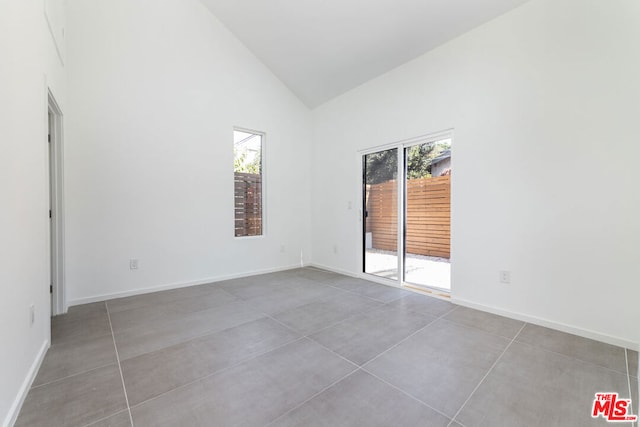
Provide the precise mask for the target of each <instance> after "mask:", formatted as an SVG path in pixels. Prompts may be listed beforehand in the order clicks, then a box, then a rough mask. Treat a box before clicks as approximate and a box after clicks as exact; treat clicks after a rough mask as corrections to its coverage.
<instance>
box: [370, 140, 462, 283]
mask: <svg viewBox="0 0 640 427" xmlns="http://www.w3.org/2000/svg"><path fill="white" fill-rule="evenodd" d="M453 137H454V135H453V129H446V130H443V131H440V132H434V133H430V134H426V135H421V136H417V137H415V138H409V139H404V140H401V141H396V142H392V143H389V144H383V145H378V146H375V147H371V148H366V149H362V150H359V151H358V158H359V164H360V188H361V191H360V206H361V210H360V219H361V227H360V242H361V248H362V250H361V251H360V256H361V257H362V258H361V262H360V265H361V269H362V272H361V273H362V274H363V275H364V276H365V277H366V278H367V279H372V278H375V279H376V280H375V281H376V282H379V283H384V284H386V285H391V286H396V287H402V288H404V287H405V286H406V285H407V283H406V282H405V281H404V276H405V271H404V266H405V259H404V258H405V235H406V220H407V218H406V215H405V209H406V198H407V194H406V181H407V176H406V169H407V168H406V161H407V160H406V149H407V148H409V147H412V146H414V145H419V144H428V143H436V142H438V141H442V140H444V139H450V140H451V142H452V145H453ZM393 149H397V150H398V165H397V167H398V173H397V178H396V181H397V189H396V191H397V194H398V197H397V210H398V211H397V217H398V227H397V243H398V244H397V248H396V251H397V254H398V256H397V258H398V264H397V268H398V279H397V280H393V279H387V278H384V277H380V276H376V275H375V274H371V273H366V272H365V270H366V268H365V267H366V265H365V262H366V247H365V233H366V226H367V218H366V216H365V209H366V206H365V203H366V200H365V191H364V185H365V184H364V183H365V160H364V159H365V156H366V155H367V154H373V153H377V152H379V151H386V150H393ZM408 285H410V286H414V287H415V286H416V285H412V284H408ZM425 290H427V288H425ZM434 290H437V291H438V292H445V291H443V290H438V289H434Z"/></svg>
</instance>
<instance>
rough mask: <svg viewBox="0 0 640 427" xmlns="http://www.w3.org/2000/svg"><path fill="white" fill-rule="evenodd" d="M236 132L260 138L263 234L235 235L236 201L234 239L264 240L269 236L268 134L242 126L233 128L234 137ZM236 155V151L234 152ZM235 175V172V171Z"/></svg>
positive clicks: (233, 140) (233, 139) (233, 146)
mask: <svg viewBox="0 0 640 427" xmlns="http://www.w3.org/2000/svg"><path fill="white" fill-rule="evenodd" d="M235 132H244V133H250V134H253V135H258V136H260V177H261V182H260V186H261V188H260V192H261V197H260V212H261V224H260V225H261V227H260V228H261V234H255V235H247V236H236V234H235V220H236V211H235V201H234V203H233V224H234V226H233V238H234V239H242V240H251V239H263V238H265V237H266V235H267V219H266V218H267V209H266V203H265V202H266V199H267V198H266V187H267V186H266V174H265V170H266V168H265V164H266V149H265V148H266V140H267V134H266V132H263V131H258V130H255V129H250V128H245V127H240V126H234V127H233V132H232V137H233V136H234V134H235ZM232 143H233V145H232V148H233V149H235V138H232ZM234 153H235V150H234ZM233 160H234V162H235V154H234V155H233ZM233 172H234V174H235V170H234V171H233ZM233 181H234V188H233V191H234V197H235V178H234V180H233Z"/></svg>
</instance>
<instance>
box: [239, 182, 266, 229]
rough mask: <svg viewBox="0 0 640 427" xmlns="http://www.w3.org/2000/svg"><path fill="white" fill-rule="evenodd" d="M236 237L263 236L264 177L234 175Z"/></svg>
mask: <svg viewBox="0 0 640 427" xmlns="http://www.w3.org/2000/svg"><path fill="white" fill-rule="evenodd" d="M234 189H235V191H234V197H235V235H236V236H237V237H238V236H260V235H261V234H262V176H261V175H259V174H253V173H241V172H235V173H234Z"/></svg>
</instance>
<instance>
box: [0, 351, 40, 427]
mask: <svg viewBox="0 0 640 427" xmlns="http://www.w3.org/2000/svg"><path fill="white" fill-rule="evenodd" d="M48 349H49V341H48V340H44V342H43V343H42V347H40V351H39V352H38V354H37V355H36V358H35V360H34V361H33V363H32V364H31V368H30V369H29V372H28V373H27V376H26V377H25V379H24V381H23V382H22V386H20V390H19V391H18V395H17V396H16V398H15V400H14V401H13V404H12V405H11V408H10V409H9V413H8V414H7V417H6V418H5V420H4V422H3V423H2V426H3V427H12V426H13V425H14V424H15V423H16V420H17V419H18V415H19V414H20V410H21V409H22V405H23V404H24V400H25V399H26V398H27V394H29V390H30V389H31V384H33V381H34V380H35V379H36V375H37V374H38V371H39V370H40V365H42V361H43V360H44V356H45V354H47V350H48Z"/></svg>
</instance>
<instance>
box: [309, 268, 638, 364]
mask: <svg viewBox="0 0 640 427" xmlns="http://www.w3.org/2000/svg"><path fill="white" fill-rule="evenodd" d="M310 266H311V267H317V268H321V269H323V270H328V271H333V272H335V273H340V274H344V275H345V276H351V277H358V278H364V279H367V280H369V281H372V282H376V283H381V284H383V285H388V286H394V287H398V286H397V285H395V284H394V283H391V282H390V281H389V280H387V279H383V278H376V277H374V276H371V275H369V274H365V273H359V274H356V273H353V272H350V271H345V270H341V269H339V268H334V267H329V266H326V265H322V264H318V263H311V264H310ZM405 289H407V290H412V289H411V288H405ZM430 296H432V297H434V298H438V296H437V295H430ZM451 302H453V303H454V304H458V305H462V306H465V307H469V308H474V309H476V310H480V311H485V312H488V313H493V314H497V315H499V316H504V317H509V318H511V319H516V320H521V321H523V322H527V323H531V324H534V325H539V326H544V327H546V328H551V329H555V330H558V331H562V332H566V333H569V334H573V335H578V336H581V337H584V338H589V339H592V340H596V341H600V342H604V343H607V344H611V345H615V346H618V347H624V348H628V349H631V350H636V351H640V343H636V342H632V341H629V340H626V339H624V338H620V337H614V336H611V335H605V334H602V333H599V332H595V331H591V330H588V329H582V328H578V327H575V326H571V325H566V324H563V323H560V322H555V321H551V320H548V319H542V318H539V317H535V316H529V315H526V314H522V313H517V312H513V311H508V310H502V309H499V308H495V307H490V306H486V305H482V304H477V303H474V302H472V301H467V300H464V299H461V298H456V297H455V296H454V295H453V294H452V295H451ZM639 363H640V362H639Z"/></svg>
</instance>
